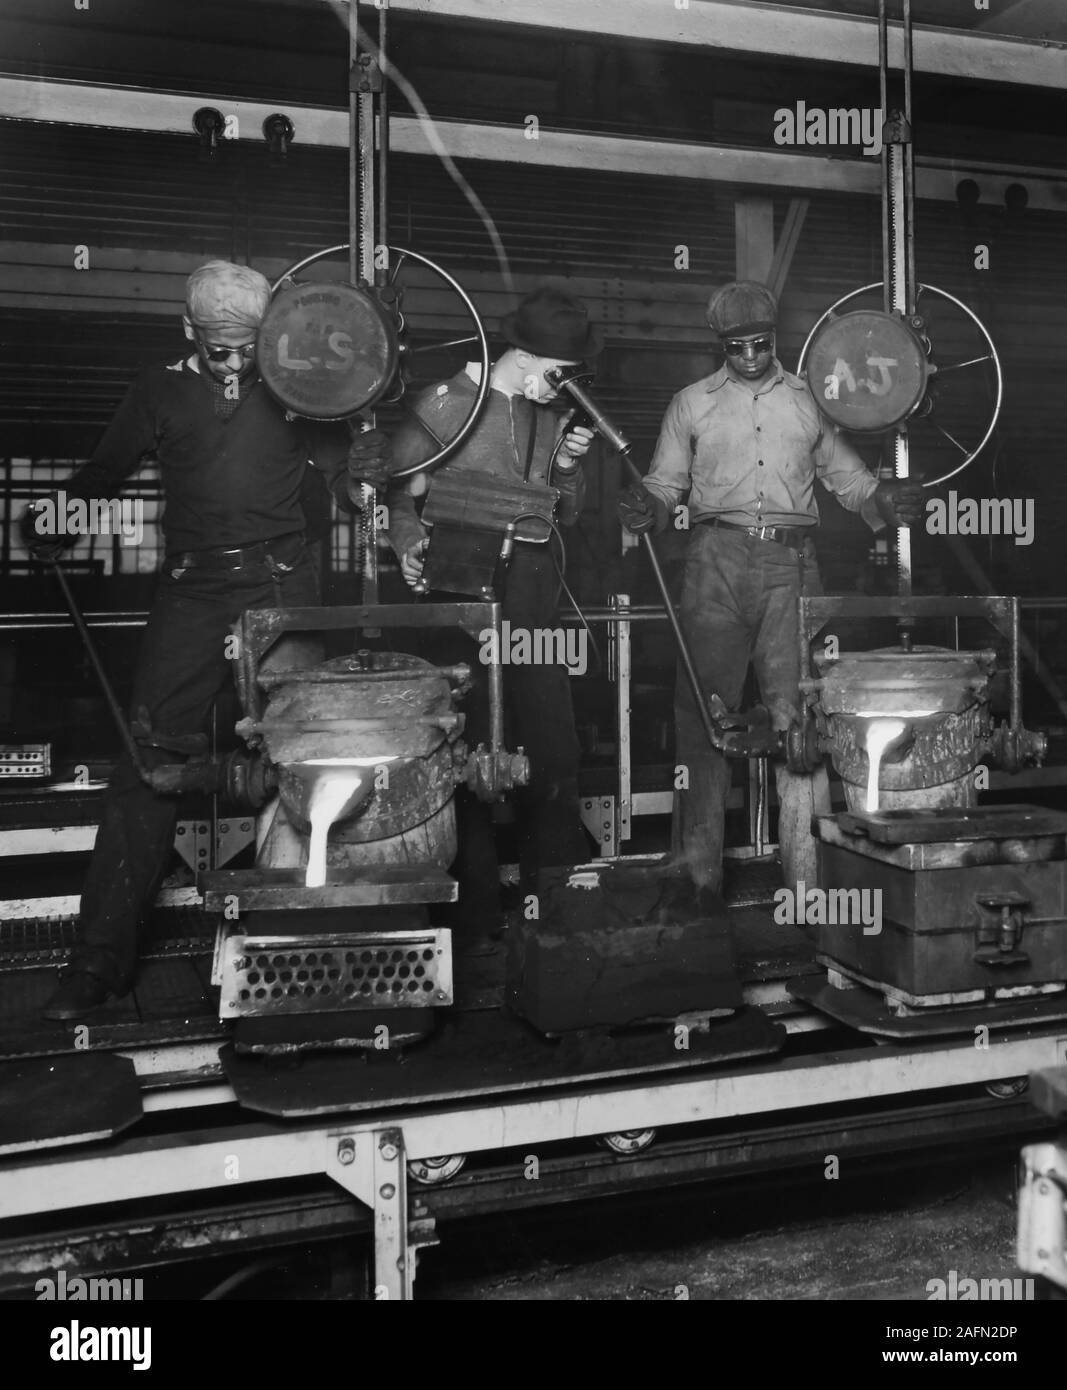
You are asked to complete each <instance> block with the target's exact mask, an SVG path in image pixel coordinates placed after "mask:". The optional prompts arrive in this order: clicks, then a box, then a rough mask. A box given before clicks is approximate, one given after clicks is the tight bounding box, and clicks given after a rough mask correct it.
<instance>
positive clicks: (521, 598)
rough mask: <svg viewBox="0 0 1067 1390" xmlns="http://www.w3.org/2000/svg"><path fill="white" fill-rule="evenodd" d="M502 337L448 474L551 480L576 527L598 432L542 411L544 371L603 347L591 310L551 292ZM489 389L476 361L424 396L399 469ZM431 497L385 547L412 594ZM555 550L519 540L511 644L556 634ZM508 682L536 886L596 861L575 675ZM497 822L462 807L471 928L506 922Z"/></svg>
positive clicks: (547, 393) (552, 395)
mask: <svg viewBox="0 0 1067 1390" xmlns="http://www.w3.org/2000/svg"><path fill="white" fill-rule="evenodd" d="M501 333H502V336H503V338H504V339H505V341H506V342H507V344H508V346H507V348H506V350H505V351H504V352H503V354H502V355H501V356H500V357H498V358H497V360H496V361H495V362H494V363H493V366H492V369H491V378H490V387H491V389H490V391H489V395H488V400H487V403H486V406H485V409H484V410H483V413H482V415H481V417H480V419H479V421H478V424H477V425H476V426H475V428H474V429H473V431H472V432H471V434H470V435H469V436H468V438H467V439H466V440H465V441H464V443H463V445H462V446H461V447H460V448H459V449H458V450H457V452H456V453H455V454H454V455H453V456H452V458H450V459H448V460H447V461H446V462H445V464H444V465H443V469H444V471H445V472H447V473H448V474H449V475H450V477H451V479H452V481H453V482H454V481H455V480H456V479H457V478H461V477H462V476H463V475H464V474H473V475H478V474H480V475H485V474H488V475H491V476H493V477H496V478H499V479H502V480H504V481H506V482H509V483H522V482H524V481H528V482H530V483H534V484H540V485H545V484H548V483H549V482H550V481H551V486H553V487H556V488H558V489H559V492H560V500H559V511H558V516H557V521H558V523H559V524H561V525H563V526H568V525H572V524H573V523H574V522H575V521H576V520H577V517H578V513H579V510H580V508H581V503H582V494H583V478H582V471H581V467H580V463H579V460H580V459H581V458H582V456H583V455H584V454H585V453H586V452H587V450H588V448H589V446H590V444H591V443H592V439H593V434H592V431H591V430H588V429H583V428H577V429H568V428H567V425H566V423H565V422H564V421H563V420H562V419H561V417H560V415H559V414H558V413H557V412H556V411H553V410H551V409H547V408H546V407H548V406H549V405H550V404H551V402H553V401H554V400H556V398H557V395H558V392H557V390H556V388H555V387H553V386H552V385H551V384H550V383H549V382H548V381H547V380H546V378H545V373H546V372H548V371H551V370H552V369H553V368H556V367H562V366H570V365H574V364H576V363H579V362H582V361H583V360H585V359H587V358H589V357H592V356H594V355H595V354H596V353H597V352H598V351H599V350H600V342H599V339H598V336H597V334H596V332H595V330H594V329H593V328H592V327H591V326H590V324H589V315H588V312H587V310H586V308H585V305H584V304H582V303H581V302H580V301H579V300H577V299H574V298H573V297H572V296H571V295H569V294H567V293H565V292H563V291H561V290H557V289H552V288H550V287H547V286H543V287H541V288H540V289H537V290H535V291H534V292H533V293H532V294H529V295H527V296H526V297H525V298H524V299H523V300H522V301H521V303H520V304H519V305H518V306H517V308H516V309H515V310H514V312H513V313H510V314H508V315H507V316H506V317H505V318H504V320H503V322H502V324H501ZM479 379H480V375H479V364H478V363H473V362H472V363H468V364H467V366H466V368H464V370H462V371H460V372H458V373H457V374H456V375H455V376H453V377H451V378H450V379H449V380H447V381H440V382H436V383H434V385H432V386H430V387H429V388H428V389H427V390H426V391H424V392H423V393H422V394H421V395H420V396H419V397H418V399H417V400H416V401H415V404H414V407H413V410H412V412H411V415H410V417H409V419H408V420H407V422H406V423H405V424H404V425H403V426H401V428H400V429H399V430H398V431H397V432H396V433H395V434H394V436H393V440H392V446H393V452H392V457H393V464H392V466H393V468H394V469H397V470H399V469H403V468H406V467H410V466H411V465H412V464H416V463H419V462H421V461H422V460H423V459H426V458H429V457H430V456H431V455H432V454H434V453H436V452H437V450H438V449H439V448H440V445H441V443H444V442H447V441H448V440H449V439H451V438H453V437H454V436H455V435H456V433H457V432H458V430H459V428H460V426H461V425H462V423H463V421H464V420H465V419H466V417H467V415H468V414H469V412H470V410H471V406H472V405H473V403H474V397H475V394H476V392H477V388H478V384H479ZM561 435H562V440H561ZM557 444H559V446H560V447H559V450H558V453H557V455H556V462H555V465H554V467H552V464H551V461H552V455H553V452H554V451H555V450H556V446H557ZM550 468H551V480H550V479H549V472H550ZM435 476H436V475H435ZM427 486H428V479H427V478H426V475H425V474H415V475H414V476H413V477H412V478H410V479H409V480H408V483H407V486H406V487H404V488H403V489H402V490H400V489H398V490H396V491H394V492H392V493H390V494H389V496H388V499H387V500H388V506H389V539H390V541H391V543H392V545H393V548H394V549H395V551H396V553H397V557H398V559H399V560H400V567H401V572H402V574H403V576H404V579H405V580H406V582H407V583H408V584H409V585H411V586H414V585H415V584H416V583H417V582H418V580H419V579H420V578H421V575H422V571H423V563H424V555H425V550H426V545H427V539H426V537H427V532H426V529H425V528H424V527H423V525H422V523H421V521H420V519H419V499H420V498H421V497H422V495H423V494H424V493H425V491H426V488H427ZM550 545H552V542H551V541H550V542H549V543H548V544H537V543H534V542H524V541H523V540H521V539H520V540H518V541H517V542H516V545H515V551H514V555H513V557H512V560H511V564H510V566H509V568H508V572H507V579H506V584H505V588H504V593H503V596H502V615H503V618H504V619H505V620H506V621H508V622H509V623H510V624H511V631H512V632H513V633H514V632H515V631H517V630H518V629H526V630H532V629H544V628H552V627H555V626H556V625H557V624H558V621H559V619H558V614H557V609H556V594H557V589H558V583H559V581H558V578H557V575H556V569H555V566H554V564H553V556H552V555H551V554H550V553H549V547H550ZM472 650H474V649H473V648H472V647H471V646H470V644H469V643H468V644H467V646H466V647H465V648H463V649H462V650H460V649H459V648H458V647H456V648H454V651H453V655H452V659H454V660H470V656H471V652H472ZM435 655H438V656H439V655H440V653H439V652H436V651H435ZM504 677H505V679H504V695H505V701H506V705H507V715H508V719H509V722H510V730H509V745H510V746H512V747H514V746H516V745H522V746H523V747H524V748H525V750H526V753H527V754H528V756H529V759H530V783H529V786H528V787H527V788H526V789H525V790H524V791H523V792H522V793H520V796H519V807H518V809H519V826H518V831H519V861H520V866H521V868H522V870H523V875H524V878H527V879H528V878H530V877H531V876H532V875H533V874H534V873H535V872H536V871H537V869H539V868H544V867H547V866H549V865H559V864H573V863H576V862H581V861H582V860H583V859H585V858H586V857H587V856H588V853H589V848H588V843H587V841H586V838H585V835H584V832H583V831H582V829H581V820H580V816H579V809H578V761H579V747H578V737H577V733H576V731H575V725H574V710H573V706H572V703H571V692H570V680H569V677H568V674H567V670H566V668H565V667H563V666H560V665H508V666H506V667H505V669H504ZM481 694H482V692H480V691H479V690H478V689H477V688H476V689H475V691H474V692H472V695H471V696H470V697H469V700H468V722H467V737H468V740H469V741H470V742H472V743H475V742H477V741H478V740H479V739H480V738H481V739H484V738H487V737H488V728H487V726H486V725H485V724H484V716H485V709H486V706H485V703H484V699H482V698H480V695H481ZM487 811H488V808H486V807H484V806H481V805H480V804H478V803H475V802H474V801H473V799H472V798H470V797H465V796H461V797H460V801H459V859H458V860H457V863H456V865H455V870H456V873H457V876H458V878H459V880H460V885H461V887H460V896H461V902H460V920H461V921H462V922H463V924H464V926H467V925H468V924H469V923H470V922H471V921H473V920H477V921H479V922H481V923H482V924H483V925H484V924H488V923H489V922H490V921H491V920H495V919H496V918H497V917H498V915H499V898H498V894H497V888H496V885H497V882H498V873H497V865H496V856H495V850H494V848H493V840H492V831H491V827H490V824H489V819H488V814H487Z"/></svg>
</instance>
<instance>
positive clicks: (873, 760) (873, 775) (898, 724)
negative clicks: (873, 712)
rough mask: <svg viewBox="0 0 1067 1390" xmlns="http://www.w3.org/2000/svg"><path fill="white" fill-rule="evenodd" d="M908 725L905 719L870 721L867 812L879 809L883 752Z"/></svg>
mask: <svg viewBox="0 0 1067 1390" xmlns="http://www.w3.org/2000/svg"><path fill="white" fill-rule="evenodd" d="M906 727H907V725H906V724H905V723H904V720H903V719H884V718H877V719H872V720H870V721H869V723H868V725H867V735H866V739H865V744H866V748H867V814H868V815H873V814H874V812H875V811H877V810H878V778H879V774H880V773H881V770H882V754H883V753H884V752H885V750H886V749H887V748H888V747H889V745H890V744H891V743H892V742H893V740H894V739H895V738H898V737H899V736H900V735H901V734H902V733H903V732H904V730H905V728H906Z"/></svg>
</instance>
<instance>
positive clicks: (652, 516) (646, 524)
mask: <svg viewBox="0 0 1067 1390" xmlns="http://www.w3.org/2000/svg"><path fill="white" fill-rule="evenodd" d="M615 505H616V508H617V510H618V513H619V520H620V521H621V522H622V524H623V525H624V526H625V527H626V529H627V531H629V532H630V534H631V535H634V536H640V535H643V534H644V532H645V531H651V530H652V528H653V527H654V526H655V524H656V507H655V501H654V499H653V497H652V494H651V493H650V492H648V491H646V489H645V486H644V484H643V483H634V484H632V485H631V486H630V487H628V488H624V489H623V490H622V492H620V493H619V498H618V501H617V502H616V504H615Z"/></svg>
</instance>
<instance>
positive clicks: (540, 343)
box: [500, 285, 602, 362]
mask: <svg viewBox="0 0 1067 1390" xmlns="http://www.w3.org/2000/svg"><path fill="white" fill-rule="evenodd" d="M500 331H501V333H502V334H503V336H504V338H505V340H506V341H507V342H509V343H510V344H511V346H512V347H517V348H522V350H523V351H524V352H532V353H533V354H534V356H535V357H555V358H558V359H559V360H560V361H564V362H568V361H569V362H580V361H582V359H583V358H585V357H593V356H595V355H596V354H597V353H598V352H599V351H600V349H601V346H602V344H601V340H600V335H599V334H598V333H597V332H596V330H595V329H594V328H593V327H592V326H591V325H590V323H589V311H588V309H586V307H585V305H584V304H583V303H582V301H581V300H580V299H575V298H574V297H573V295H569V294H566V293H565V292H564V291H563V290H554V289H551V288H550V287H549V286H547V285H545V286H542V287H541V288H540V289H536V290H534V291H533V293H532V294H528V295H527V296H526V297H525V299H523V300H522V301H521V302H520V303H519V305H518V307H517V308H516V309H515V310H514V311H513V312H512V313H510V314H507V315H506V316H505V317H504V321H503V323H502V324H501V325H500Z"/></svg>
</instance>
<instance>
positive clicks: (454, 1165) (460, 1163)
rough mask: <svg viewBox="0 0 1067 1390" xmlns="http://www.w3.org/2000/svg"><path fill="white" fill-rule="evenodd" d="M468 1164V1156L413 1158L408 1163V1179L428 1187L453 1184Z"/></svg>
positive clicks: (452, 1155) (451, 1155)
mask: <svg viewBox="0 0 1067 1390" xmlns="http://www.w3.org/2000/svg"><path fill="white" fill-rule="evenodd" d="M466 1164H467V1155H466V1154H450V1155H447V1156H442V1157H440V1158H413V1159H411V1161H410V1162H409V1163H408V1177H409V1178H412V1179H413V1180H414V1181H415V1182H421V1183H423V1184H424V1185H425V1186H426V1187H432V1186H434V1184H437V1183H443V1182H451V1181H452V1179H453V1178H454V1177H455V1176H456V1174H457V1173H459V1172H462V1170H463V1169H464V1168H465V1167H466Z"/></svg>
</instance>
